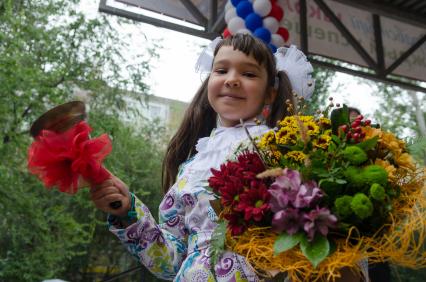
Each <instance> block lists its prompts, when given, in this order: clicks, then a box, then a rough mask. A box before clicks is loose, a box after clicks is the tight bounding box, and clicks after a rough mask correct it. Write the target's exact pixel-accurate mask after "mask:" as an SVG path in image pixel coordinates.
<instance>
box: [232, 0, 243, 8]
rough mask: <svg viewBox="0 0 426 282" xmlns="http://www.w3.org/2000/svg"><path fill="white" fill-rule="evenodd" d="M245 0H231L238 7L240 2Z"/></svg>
mask: <svg viewBox="0 0 426 282" xmlns="http://www.w3.org/2000/svg"><path fill="white" fill-rule="evenodd" d="M241 1H243V0H231V3H232V5H234V7H237V5H238V3H240V2H241Z"/></svg>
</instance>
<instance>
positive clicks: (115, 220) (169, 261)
mask: <svg viewBox="0 0 426 282" xmlns="http://www.w3.org/2000/svg"><path fill="white" fill-rule="evenodd" d="M101 191H103V192H101ZM91 196H92V200H93V202H94V203H95V205H96V207H98V208H99V209H101V210H103V211H105V212H108V213H109V214H110V215H109V216H108V223H109V229H110V231H111V232H112V233H113V234H115V235H116V236H117V237H118V239H119V240H120V241H121V242H122V243H123V244H124V245H125V246H126V248H127V249H128V251H129V252H130V253H131V254H132V255H133V256H135V257H136V258H137V259H138V260H139V261H140V262H141V263H142V264H143V265H145V267H146V268H148V270H150V271H151V272H152V273H153V274H154V275H156V276H157V277H159V278H161V279H166V280H172V279H173V278H174V277H175V276H176V273H177V272H178V271H179V268H180V266H181V264H182V261H183V259H184V258H185V255H186V253H187V245H186V231H185V229H184V211H183V208H182V209H181V208H180V207H182V205H180V204H177V202H176V200H177V199H176V197H175V195H174V193H173V190H171V191H170V192H169V193H168V194H167V195H166V196H165V197H164V200H163V202H162V203H161V205H160V224H157V222H156V221H155V219H154V218H153V216H152V215H151V213H150V211H149V210H148V208H147V207H146V205H144V204H143V203H142V202H141V201H140V200H139V199H137V198H136V197H134V196H133V197H134V198H133V199H134V202H133V208H134V212H133V213H130V216H129V214H128V211H129V210H131V207H132V196H131V194H130V193H129V192H128V190H127V187H126V185H125V184H124V183H123V182H121V181H120V180H119V179H118V178H116V177H113V178H112V179H111V180H110V182H107V181H106V182H104V183H103V184H101V185H99V186H97V187H93V188H92V190H91ZM114 201H121V202H122V205H123V206H122V208H120V209H117V210H114V209H111V208H110V207H109V203H110V202H114Z"/></svg>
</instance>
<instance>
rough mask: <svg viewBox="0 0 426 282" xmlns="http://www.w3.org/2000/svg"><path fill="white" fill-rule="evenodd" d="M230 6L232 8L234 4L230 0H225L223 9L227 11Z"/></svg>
mask: <svg viewBox="0 0 426 282" xmlns="http://www.w3.org/2000/svg"><path fill="white" fill-rule="evenodd" d="M231 8H234V5H232V2H231V1H228V2H226V4H225V11H228V10H229V9H231Z"/></svg>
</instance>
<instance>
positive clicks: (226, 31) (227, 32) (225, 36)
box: [222, 28, 231, 38]
mask: <svg viewBox="0 0 426 282" xmlns="http://www.w3.org/2000/svg"><path fill="white" fill-rule="evenodd" d="M222 35H223V38H228V37H229V36H231V33H230V32H229V29H228V28H225V30H224V31H223V33H222Z"/></svg>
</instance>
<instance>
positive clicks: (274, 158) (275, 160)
mask: <svg viewBox="0 0 426 282" xmlns="http://www.w3.org/2000/svg"><path fill="white" fill-rule="evenodd" d="M282 156H283V155H282V154H281V152H280V151H278V150H272V151H271V162H272V165H273V166H276V165H279V164H280V160H281V158H282Z"/></svg>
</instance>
